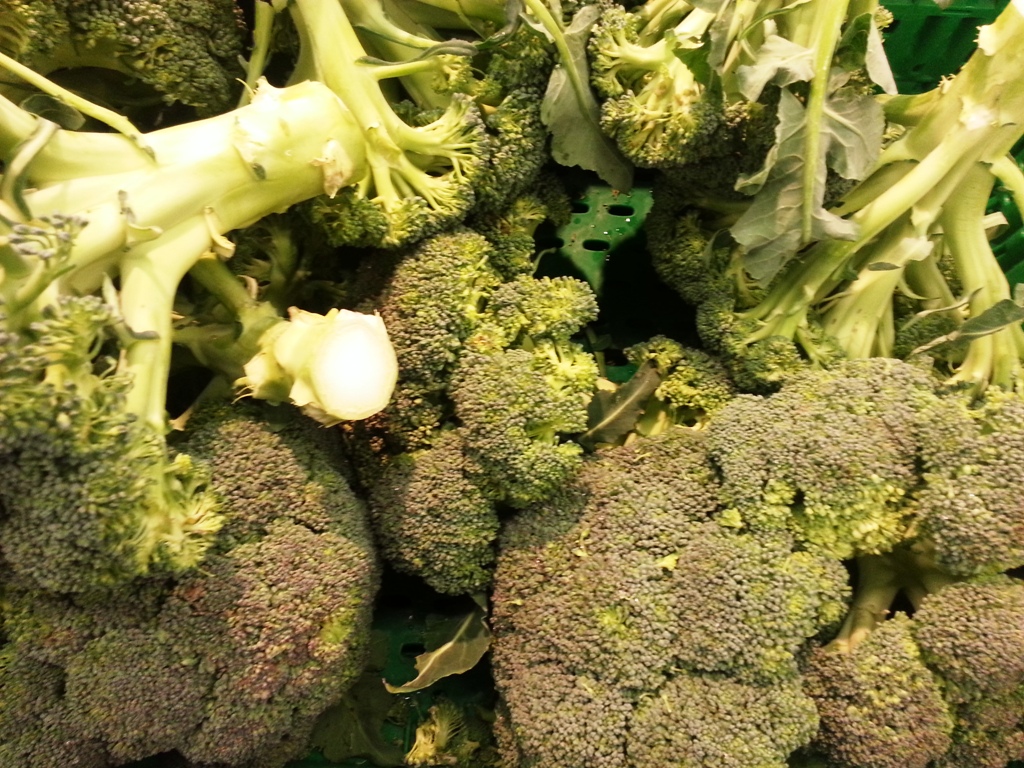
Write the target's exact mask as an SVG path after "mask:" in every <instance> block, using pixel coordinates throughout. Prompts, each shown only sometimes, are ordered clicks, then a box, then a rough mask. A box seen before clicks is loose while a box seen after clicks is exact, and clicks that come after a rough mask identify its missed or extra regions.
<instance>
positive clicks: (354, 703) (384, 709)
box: [310, 670, 405, 768]
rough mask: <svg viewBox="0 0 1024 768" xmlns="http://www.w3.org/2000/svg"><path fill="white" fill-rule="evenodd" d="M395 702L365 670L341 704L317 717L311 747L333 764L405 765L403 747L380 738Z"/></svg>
mask: <svg viewBox="0 0 1024 768" xmlns="http://www.w3.org/2000/svg"><path fill="white" fill-rule="evenodd" d="M395 701H396V700H395V698H394V697H393V696H391V695H389V694H388V692H387V691H386V690H385V689H384V686H383V685H381V682H380V677H378V676H377V675H375V674H374V672H373V670H368V671H367V673H365V674H364V675H363V676H362V677H361V678H360V679H359V680H358V681H356V683H355V685H353V686H352V688H350V689H349V691H348V693H346V694H345V697H344V698H343V699H342V700H341V701H340V702H338V703H337V704H335V705H334V706H333V707H331V708H330V709H328V710H327V711H325V712H324V713H323V714H322V715H320V718H319V719H318V720H317V723H316V728H315V729H314V731H313V735H312V737H311V739H310V745H311V746H313V747H315V748H316V749H319V750H320V751H321V752H322V753H323V755H324V757H326V758H327V759H328V760H330V761H331V762H332V763H342V762H344V761H346V760H348V759H350V758H366V759H368V760H370V762H372V763H373V764H374V765H376V766H380V767H381V768H397V766H402V765H405V754H404V750H403V749H402V747H401V746H400V745H396V744H389V743H388V742H387V741H385V739H384V738H383V736H382V735H381V734H382V731H383V729H384V723H385V721H386V720H387V719H388V717H389V716H390V715H391V710H392V707H394V706H395Z"/></svg>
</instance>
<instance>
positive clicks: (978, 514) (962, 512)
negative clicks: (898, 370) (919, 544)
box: [915, 390, 1024, 576]
mask: <svg viewBox="0 0 1024 768" xmlns="http://www.w3.org/2000/svg"><path fill="white" fill-rule="evenodd" d="M920 441H921V461H922V464H923V466H922V471H923V478H924V484H923V487H921V488H920V489H919V490H918V491H917V492H916V493H915V501H916V507H917V517H918V521H919V523H918V527H919V532H920V534H921V535H922V536H923V537H925V538H927V539H929V540H930V541H931V542H932V544H933V545H934V547H935V557H936V559H937V560H938V562H939V564H940V565H941V566H942V567H943V568H944V569H946V570H947V571H950V572H951V573H954V574H957V575H960V576H971V575H974V574H978V573H996V572H1000V571H1005V570H1008V569H1011V568H1016V567H1020V566H1021V565H1024V510H1022V508H1021V504H1020V488H1021V487H1022V485H1024V465H1022V463H1021V462H1024V398H1022V397H1021V395H1018V394H1015V393H1009V392H1003V391H1000V390H989V391H988V392H987V393H986V395H985V396H984V397H983V398H982V399H981V400H980V401H974V402H972V399H971V398H970V397H969V396H966V395H963V394H958V393H951V394H949V395H947V396H945V397H943V398H942V399H941V400H940V401H939V402H936V403H934V404H933V405H932V406H931V407H929V408H928V409H926V410H925V411H924V412H923V413H922V414H921V426H920Z"/></svg>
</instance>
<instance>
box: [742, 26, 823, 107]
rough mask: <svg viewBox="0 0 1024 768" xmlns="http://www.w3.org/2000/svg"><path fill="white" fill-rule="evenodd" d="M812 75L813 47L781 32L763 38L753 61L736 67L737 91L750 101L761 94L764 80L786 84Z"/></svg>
mask: <svg viewBox="0 0 1024 768" xmlns="http://www.w3.org/2000/svg"><path fill="white" fill-rule="evenodd" d="M812 77H814V51H813V50H811V49H810V48H804V47H803V46H802V45H797V44H796V43H794V42H792V41H790V40H787V39H786V38H784V37H782V36H781V35H772V36H771V37H769V38H768V39H767V40H765V41H764V44H763V45H762V46H761V48H760V50H759V51H758V53H757V61H756V62H755V63H754V64H747V65H743V66H740V67H739V68H738V69H737V70H736V79H737V81H738V84H739V87H740V92H741V93H742V94H743V95H744V96H745V97H746V98H748V99H750V100H751V101H757V100H758V99H759V98H761V91H762V90H764V87H765V86H766V85H768V83H771V82H774V83H775V84H776V85H790V84H791V83H798V82H801V81H806V80H810V79H811V78H812Z"/></svg>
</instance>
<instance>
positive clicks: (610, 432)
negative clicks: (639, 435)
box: [577, 362, 661, 450]
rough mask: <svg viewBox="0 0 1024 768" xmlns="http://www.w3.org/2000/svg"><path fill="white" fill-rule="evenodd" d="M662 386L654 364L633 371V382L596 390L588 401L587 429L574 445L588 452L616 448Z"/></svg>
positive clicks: (634, 425)
mask: <svg viewBox="0 0 1024 768" xmlns="http://www.w3.org/2000/svg"><path fill="white" fill-rule="evenodd" d="M660 385H661V375H660V374H659V373H658V369H657V367H656V366H655V365H654V363H653V362H648V363H646V364H644V365H642V366H641V367H640V368H638V369H637V370H636V373H634V374H633V376H632V378H630V380H629V381H627V382H626V383H625V384H623V385H621V386H619V387H616V388H615V389H611V390H609V389H603V390H602V389H599V390H598V391H597V393H596V394H595V395H594V397H593V399H591V401H590V406H589V408H588V416H589V422H590V428H589V429H588V430H587V431H586V432H584V433H583V434H582V435H580V437H579V439H578V441H577V442H579V444H580V445H582V446H583V447H584V448H586V449H587V450H593V449H594V448H596V447H597V446H598V445H599V444H602V443H603V444H617V443H619V442H621V441H622V438H624V437H625V436H626V435H628V434H629V433H630V432H632V431H633V430H634V429H635V428H636V425H637V421H639V419H640V417H641V416H642V415H643V412H644V409H645V408H646V407H647V401H648V400H649V399H650V397H651V395H653V394H654V391H655V390H656V389H657V388H658V387H659V386H660Z"/></svg>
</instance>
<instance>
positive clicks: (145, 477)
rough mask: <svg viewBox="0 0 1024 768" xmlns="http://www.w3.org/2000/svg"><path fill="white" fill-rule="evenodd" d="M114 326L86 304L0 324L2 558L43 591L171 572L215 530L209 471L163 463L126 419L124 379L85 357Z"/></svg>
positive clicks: (159, 449)
mask: <svg viewBox="0 0 1024 768" xmlns="http://www.w3.org/2000/svg"><path fill="white" fill-rule="evenodd" d="M0 323H3V321H2V320H0ZM113 323H114V320H113V318H112V316H111V311H110V309H109V308H108V307H107V306H106V305H104V303H103V302H102V301H101V300H99V299H98V298H96V297H90V296H87V297H82V298H67V299H62V300H61V301H60V302H59V303H58V304H56V305H51V306H49V307H47V308H46V310H45V311H44V314H43V317H41V318H40V319H39V320H37V321H36V322H33V323H31V324H30V325H29V326H28V327H27V328H26V329H24V330H23V331H21V332H4V330H3V327H2V325H0V382H2V384H0V387H2V389H3V391H4V393H5V394H4V401H3V406H2V407H0V456H2V459H0V508H2V510H3V514H2V517H0V529H2V531H3V543H2V545H0V551H2V552H3V557H4V559H5V560H6V562H7V564H8V567H9V568H11V569H12V570H13V571H14V572H15V573H17V574H19V575H20V576H22V577H24V578H28V579H30V580H31V581H32V582H33V583H34V584H35V586H37V587H41V588H44V589H50V590H54V591H58V592H76V591H82V590H88V589H94V588H96V587H98V586H109V585H111V584H114V583H117V582H120V581H125V580H127V579H130V578H132V577H133V576H136V575H140V574H144V573H147V572H149V571H150V570H154V571H156V572H162V573H177V572H181V571H183V570H185V569H188V568H191V567H193V566H195V565H196V564H198V563H199V562H200V561H201V560H202V558H203V556H204V554H205V552H206V550H207V548H208V547H209V545H210V543H211V541H212V537H213V535H214V534H216V532H217V530H218V529H219V528H220V525H221V522H222V518H221V517H220V515H219V514H218V512H217V505H216V502H215V500H214V498H213V497H212V495H211V494H210V493H209V490H208V488H207V486H208V483H209V474H208V472H207V470H206V469H205V468H204V467H203V466H202V465H201V464H196V463H194V462H193V461H192V460H191V459H190V458H189V457H188V456H187V455H185V454H177V455H175V456H172V455H171V454H169V453H168V450H167V448H166V446H165V445H164V442H163V436H162V434H160V433H159V432H158V431H157V430H156V429H154V428H153V427H152V426H151V425H149V424H145V423H140V422H139V421H138V420H137V419H136V417H135V416H134V414H132V413H130V412H129V411H127V410H126V408H125V400H126V398H127V397H128V396H129V393H130V391H131V385H132V382H131V381H130V379H129V377H127V376H125V375H124V374H121V373H118V372H117V371H116V369H115V367H114V364H113V362H112V361H104V360H102V359H94V358H95V357H96V351H97V349H98V348H100V347H101V345H102V344H103V342H104V337H105V335H106V333H107V332H108V331H109V329H110V327H111V326H112V325H113ZM94 366H95V371H94Z"/></svg>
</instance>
